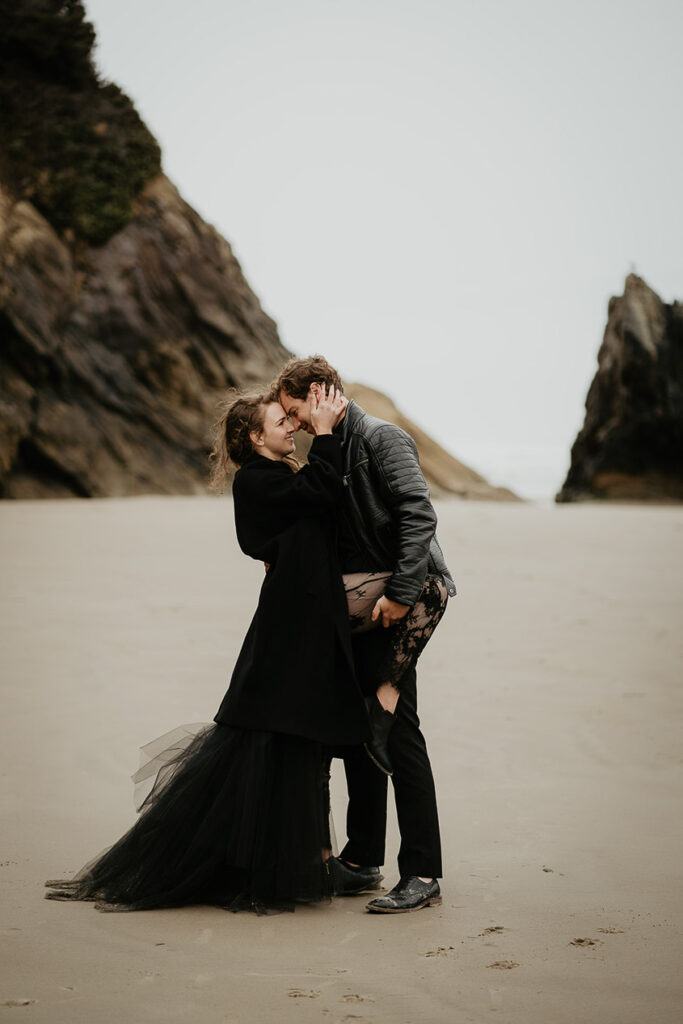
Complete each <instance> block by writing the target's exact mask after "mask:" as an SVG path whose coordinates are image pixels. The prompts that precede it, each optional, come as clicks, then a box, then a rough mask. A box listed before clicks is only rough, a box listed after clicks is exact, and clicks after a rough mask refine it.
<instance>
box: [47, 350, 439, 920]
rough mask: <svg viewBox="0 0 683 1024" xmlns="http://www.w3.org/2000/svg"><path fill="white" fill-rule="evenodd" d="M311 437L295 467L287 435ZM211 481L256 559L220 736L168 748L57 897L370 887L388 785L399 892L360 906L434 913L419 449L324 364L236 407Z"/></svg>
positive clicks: (301, 362)
mask: <svg viewBox="0 0 683 1024" xmlns="http://www.w3.org/2000/svg"><path fill="white" fill-rule="evenodd" d="M297 430H305V431H306V432H307V433H309V434H312V435H314V439H313V442H312V444H311V448H310V452H309V456H308V464H307V465H305V466H303V467H300V466H299V465H298V464H297V463H296V460H295V459H294V454H293V453H294V447H295V442H294V435H295V432H296V431H297ZM213 456H214V465H213V483H214V486H215V487H217V489H219V490H220V489H221V487H222V486H223V485H224V483H225V479H226V475H227V473H228V471H229V469H230V468H231V467H236V468H237V471H236V473H235V477H234V482H233V499H234V512H235V525H236V530H237V539H238V542H239V544H240V547H241V549H242V550H243V551H244V553H245V554H247V555H249V556H251V557H252V558H255V559H258V560H259V561H261V562H263V563H264V564H265V577H264V581H263V585H262V587H261V592H260V596H259V601H258V607H257V610H256V613H255V615H254V618H253V620H252V623H251V625H250V627H249V630H248V632H247V635H246V637H245V640H244V643H243V645H242V649H241V651H240V654H239V656H238V659H237V662H236V664H235V668H234V671H233V674H232V678H231V681H230V686H229V688H228V691H227V693H226V695H225V697H224V699H223V701H222V703H221V705H220V708H219V710H218V712H217V714H216V716H215V720H214V724H212V725H210V726H206V727H205V728H203V729H202V730H201V731H200V732H199V733H197V734H196V735H194V736H193V737H192V739H191V741H190V742H189V743H187V744H186V745H185V746H184V747H183V749H181V750H178V749H175V750H171V751H170V752H169V754H168V755H167V756H166V757H165V758H163V757H162V759H161V761H162V764H161V767H160V770H159V772H158V775H157V777H156V781H155V783H154V785H153V788H152V791H151V792H150V793H149V795H148V796H147V798H146V800H145V801H144V803H143V805H142V808H141V814H140V817H139V818H138V820H137V821H136V823H135V825H134V826H133V827H132V828H131V829H130V830H129V831H128V832H127V833H126V834H125V835H124V836H123V837H122V838H121V839H120V840H119V841H118V842H117V843H116V844H115V845H114V846H113V847H111V849H109V850H108V851H107V852H105V853H104V854H103V855H102V856H101V857H99V858H98V859H96V860H95V861H94V862H92V863H90V864H88V865H87V866H86V867H85V868H84V869H83V870H82V871H81V872H80V873H79V874H78V875H77V876H76V877H75V878H74V879H72V880H68V881H64V880H60V881H54V882H49V883H48V886H49V887H50V889H51V891H50V892H49V893H48V897H49V898H52V899H81V900H83V899H85V900H94V901H96V902H97V905H98V907H99V908H100V909H103V910H138V909H139V910H144V909H151V908H156V907H169V906H182V905H187V904H192V903H209V904H213V905H218V906H224V907H229V908H230V909H233V910H239V909H242V908H245V909H246V908H251V909H255V910H257V911H258V910H267V909H268V908H278V907H293V906H294V905H295V903H297V902H313V901H316V900H321V899H326V898H328V897H329V896H331V895H336V896H347V895H356V894H360V893H369V894H372V893H373V892H375V891H376V890H379V888H380V883H381V882H382V875H381V874H380V870H379V869H380V866H381V865H382V864H383V862H384V843H385V831H386V805H387V778H388V776H391V777H392V782H393V785H394V793H395V799H396V809H397V816H398V823H399V830H400V833H401V847H400V851H399V857H398V868H399V881H398V884H397V885H396V886H395V887H394V888H393V889H392V890H391V891H389V892H387V893H385V894H382V895H376V896H375V898H373V899H371V900H370V902H369V903H368V904H367V909H368V910H370V911H372V912H376V913H402V912H406V911H411V910H417V909H420V908H422V907H426V906H429V905H431V904H434V903H439V902H440V901H441V895H440V888H439V882H438V879H439V878H440V877H441V874H442V870H441V851H440V840H439V824H438V816H437V808H436V796H435V790H434V782H433V778H432V772H431V768H430V764H429V758H428V755H427V748H426V745H425V741H424V738H423V736H422V733H421V731H420V723H419V718H418V715H417V694H416V671H415V666H416V662H417V659H418V657H419V655H420V653H421V652H422V650H423V649H424V646H425V644H426V643H427V641H428V640H429V638H430V637H431V635H432V633H433V631H434V629H435V628H436V626H437V624H438V622H439V620H440V619H441V616H442V615H443V612H444V610H445V607H446V604H447V601H448V597H449V596H450V595H452V594H454V593H455V587H454V585H453V581H452V579H451V577H450V574H449V572H448V569H447V567H446V563H445V561H444V558H443V554H442V552H441V549H440V547H439V545H438V542H437V541H436V538H435V527H436V516H435V513H434V509H433V507H432V504H431V502H430V499H429V491H428V488H427V485H426V482H425V480H424V477H423V475H422V472H421V470H420V466H419V462H418V458H417V450H416V447H415V444H414V442H413V441H412V439H411V438H410V437H409V436H408V435H407V434H406V433H405V432H404V431H402V430H401V429H400V428H398V427H396V426H394V425H393V424H389V423H385V422H383V421H382V420H378V419H376V418H374V417H372V416H369V415H368V414H367V413H365V412H364V411H363V409H361V408H360V406H358V405H357V404H356V403H355V402H353V401H348V400H347V399H346V398H345V397H344V394H343V387H342V382H341V380H340V378H339V375H338V374H337V372H336V370H334V368H333V367H331V366H330V365H329V364H328V363H327V361H326V360H325V359H323V358H321V357H319V356H314V357H312V358H309V359H294V360H291V361H290V362H289V363H288V364H287V365H286V366H285V367H284V369H283V370H282V372H281V373H280V375H279V377H278V379H277V380H276V381H275V382H274V384H273V386H272V388H271V391H270V392H269V393H267V394H260V395H252V396H242V397H238V398H236V399H233V400H232V401H231V402H230V403H229V404H228V405H227V406H226V408H225V410H224V414H223V416H222V418H221V420H220V422H219V424H218V428H217V434H216V441H215V445H214V452H213ZM333 756H336V757H342V758H343V761H344V768H345V772H346V780H347V785H348V795H349V803H348V812H347V835H348V842H347V844H346V846H345V847H344V849H343V850H342V851H341V854H340V855H339V856H338V857H336V856H333V855H332V850H331V847H332V842H331V837H330V827H329V818H330V816H329V787H328V783H329V766H330V760H331V758H332V757H333Z"/></svg>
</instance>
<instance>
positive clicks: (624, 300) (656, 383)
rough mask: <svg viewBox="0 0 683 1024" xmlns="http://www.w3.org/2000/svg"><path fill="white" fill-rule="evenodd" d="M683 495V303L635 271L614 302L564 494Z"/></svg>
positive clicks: (570, 497) (574, 497)
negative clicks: (664, 299) (663, 295)
mask: <svg viewBox="0 0 683 1024" xmlns="http://www.w3.org/2000/svg"><path fill="white" fill-rule="evenodd" d="M590 498H611V499H620V500H625V501H683V304H682V303H680V302H674V303H672V304H670V305H668V304H666V303H664V302H662V300H661V299H660V298H659V296H658V295H656V294H655V292H653V291H652V289H651V288H649V287H648V285H647V284H646V283H645V282H644V281H643V280H641V278H639V277H636V275H635V274H630V275H629V276H628V277H627V278H626V285H625V288H624V294H623V295H621V296H619V297H618V298H612V299H610V302H609V308H608V320H607V327H606V329H605V334H604V337H603V341H602V345H601V347H600V351H599V352H598V371H597V373H596V374H595V377H594V378H593V382H592V384H591V386H590V389H589V391H588V397H587V399H586V418H585V421H584V425H583V428H582V429H581V431H580V433H579V434H578V436H577V438H576V441H575V442H574V445H573V447H572V453H571V466H570V469H569V473H568V474H567V479H566V480H565V483H564V486H563V487H562V490H561V491H560V493H559V494H558V496H557V500H558V501H580V500H585V499H590Z"/></svg>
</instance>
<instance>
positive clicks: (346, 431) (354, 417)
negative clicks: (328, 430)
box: [332, 398, 365, 445]
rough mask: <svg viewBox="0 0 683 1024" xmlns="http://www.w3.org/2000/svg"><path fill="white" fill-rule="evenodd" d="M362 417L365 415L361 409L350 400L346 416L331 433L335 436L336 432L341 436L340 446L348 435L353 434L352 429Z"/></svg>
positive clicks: (344, 442) (346, 439)
mask: <svg viewBox="0 0 683 1024" xmlns="http://www.w3.org/2000/svg"><path fill="white" fill-rule="evenodd" d="M364 415H365V413H364V411H363V409H361V407H360V406H359V405H358V403H357V402H354V400H353V399H352V398H350V399H349V404H348V405H347V406H346V415H345V416H344V419H343V420H342V421H341V423H340V424H339V426H338V427H335V428H334V430H333V431H332V433H333V434H336V433H337V432H339V434H341V442H342V445H345V444H346V442H347V441H348V439H349V436H350V434H352V433H353V429H354V427H355V426H356V424H357V423H358V421H359V419H360V418H361V416H364Z"/></svg>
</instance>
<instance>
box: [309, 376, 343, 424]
mask: <svg viewBox="0 0 683 1024" xmlns="http://www.w3.org/2000/svg"><path fill="white" fill-rule="evenodd" d="M345 406H346V399H345V398H344V396H343V395H342V393H341V392H340V391H337V389H336V388H335V386H334V384H330V386H329V388H327V387H326V386H325V385H324V384H321V385H320V390H319V391H316V392H314V393H313V394H312V396H311V426H312V427H313V429H314V430H315V433H316V436H318V435H320V434H331V433H332V427H333V426H334V425H335V423H336V422H337V420H338V419H339V416H340V415H341V413H342V412H343V411H344V408H345Z"/></svg>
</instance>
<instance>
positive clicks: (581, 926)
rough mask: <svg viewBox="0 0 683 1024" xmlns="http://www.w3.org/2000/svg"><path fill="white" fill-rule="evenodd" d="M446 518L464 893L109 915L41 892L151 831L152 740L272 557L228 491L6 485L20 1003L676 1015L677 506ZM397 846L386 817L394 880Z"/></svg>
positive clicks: (127, 1010) (282, 1012)
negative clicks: (139, 807) (263, 552)
mask: <svg viewBox="0 0 683 1024" xmlns="http://www.w3.org/2000/svg"><path fill="white" fill-rule="evenodd" d="M438 512H439V517H440V536H441V540H442V543H443V546H444V547H445V549H446V553H447V557H448V560H449V562H450V565H451V568H452V570H453V572H454V574H455V577H456V581H457V583H458V586H459V596H458V597H457V598H456V599H455V600H454V601H453V602H452V603H451V605H450V608H449V610H448V612H447V615H446V618H445V619H444V622H443V624H442V625H441V626H440V628H439V630H438V631H437V633H436V635H435V637H434V639H433V640H432V642H431V643H430V645H429V647H428V648H427V651H426V652H425V655H424V657H423V659H422V663H421V677H420V679H421V683H420V685H421V710H422V718H423V724H424V727H425V732H426V735H427V737H428V739H429V742H430V749H431V755H432V762H433V765H434V769H435V774H436V778H437V787H438V792H439V797H440V812H441V820H442V830H443V842H444V853H445V872H446V877H445V879H444V883H443V891H444V902H443V906H442V907H439V908H431V909H428V910H423V911H420V912H419V913H415V914H410V915H400V916H390V917H385V916H374V915H369V914H366V913H365V912H364V900H363V899H362V898H361V899H346V900H337V901H335V902H333V903H332V904H330V905H327V906H320V907H301V908H299V909H298V910H297V911H296V913H294V914H281V915H273V916H268V917H256V916H253V915H250V914H238V915H235V914H231V913H229V912H225V911H221V910H218V909H215V908H212V907H192V908H188V909H183V910H173V911H168V910H165V911H154V912H147V913H137V914H100V913H98V912H96V911H95V910H94V909H93V907H92V905H90V904H75V905H69V904H64V903H54V902H48V901H45V900H44V899H43V891H44V890H43V881H44V879H46V878H54V877H64V876H67V875H70V874H71V873H73V872H75V871H76V870H77V869H78V868H80V867H81V866H82V864H83V863H84V862H85V861H86V860H88V859H90V858H91V857H92V856H93V855H95V854H96V853H97V852H98V851H100V850H101V849H102V848H103V847H105V846H107V845H109V844H110V843H111V842H112V841H113V840H114V839H116V838H117V837H118V836H119V834H120V833H121V832H122V831H123V830H124V829H125V828H126V827H127V826H128V825H129V824H130V823H131V822H132V820H133V817H134V812H133V806H132V785H131V783H130V780H129V776H130V774H131V773H132V772H133V771H134V770H135V768H136V766H137V752H138V748H139V747H140V746H141V745H142V744H143V743H145V742H146V741H148V740H150V739H152V738H154V737H155V736H158V735H160V734H161V733H163V732H165V731H167V730H169V729H171V728H173V727H174V726H176V725H178V724H180V723H184V722H195V721H209V720H210V719H211V718H212V716H213V714H214V712H215V710H216V708H217V706H218V703H219V700H220V697H221V696H222V694H223V691H224V689H225V685H226V682H227V679H228V676H229V673H230V670H231V666H232V663H233V660H234V657H235V655H236V652H237V651H238V649H239V645H240V642H241V639H242V636H243V634H244V631H245V629H246V626H247V623H248V621H249V619H250V617H251V614H252V611H253V608H254V606H255V601H256V593H257V590H258V587H259V584H260V578H261V572H260V569H259V566H258V565H256V564H255V563H253V562H250V561H249V560H248V559H246V558H245V557H244V556H242V555H241V554H240V553H239V551H238V549H237V546H236V542H235V539H234V532H233V527H232V508H231V505H230V502H229V500H228V499H225V500H218V499H210V498H157V497H150V498H135V499H134V498H130V499H126V500H103V501H64V502H55V501H45V502H35V503H31V502H16V503H8V502H5V503H2V505H1V506H0V527H1V541H0V552H1V557H2V581H3V585H2V592H1V595H0V600H1V602H2V616H1V624H2V648H1V649H2V687H3V690H2V692H3V714H2V718H1V721H0V729H1V737H2V739H1V742H2V761H3V769H2V790H1V794H2V820H3V830H2V831H3V837H2V853H1V855H0V856H1V860H2V864H1V866H0V870H1V872H2V875H1V877H2V881H3V885H2V925H1V930H2V943H3V952H2V972H3V973H2V981H1V985H0V1020H2V1021H5V1020H7V1021H21V1022H23V1024H38V1022H39V1024H66V1022H68V1024H99V1022H109V1021H111V1022H125V1024H143V1022H151V1021H164V1022H171V1021H188V1020H195V1021H198V1022H201V1024H253V1022H280V1021H289V1020H292V1021H294V1020H296V1021H297V1022H301V1024H309V1022H310V1024H313V1022H316V1024H318V1022H325V1021H328V1022H330V1024H333V1022H343V1021H345V1022H349V1024H371V1022H372V1024H417V1022H420V1024H422V1022H424V1024H437V1022H438V1024H441V1022H444V1024H446V1022H448V1024H459V1022H479V1021H490V1020H499V1021H504V1022H506V1024H576V1022H596V1024H597V1022H600V1024H612V1022H614V1024H617V1022H618V1024H644V1022H648V1024H660V1022H661V1024H664V1022H666V1024H674V1022H678V1021H679V1020H680V1019H681V1016H682V1015H683V969H682V966H683V956H682V954H683V942H682V941H681V931H680V924H681V909H682V904H683V896H682V892H681V874H682V868H681V865H682V864H683V847H682V845H681V837H682V832H683V825H682V821H683V814H682V810H683V801H682V799H681V798H682V796H683V785H682V776H683V763H682V756H683V755H682V749H683V747H682V744H681V721H682V719H683V715H682V714H681V703H682V698H681V691H680V681H681V674H682V673H681V664H682V660H683V659H682V654H683V641H682V639H681V618H682V606H683V585H682V583H681V564H682V559H681V555H682V554H683V510H681V509H680V508H676V507H668V508H667V507H657V508H644V507H635V506H632V507H626V506H597V505H582V506H563V507H559V508H538V507H532V506H525V505H513V504H483V503H482V504H479V503H458V502H442V503H440V504H439V505H438ZM286 612H287V614H292V613H293V612H295V608H292V609H286ZM333 783H334V793H333V803H334V813H335V822H336V827H337V832H338V835H339V836H340V838H342V836H343V826H344V785H343V778H342V773H341V766H340V765H338V764H337V765H336V767H335V776H334V780H333ZM396 849H397V835H396V828H395V824H394V823H393V821H392V824H391V827H390V833H389V843H388V859H387V867H386V875H387V881H388V882H390V883H391V884H393V881H394V880H395V854H396Z"/></svg>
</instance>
